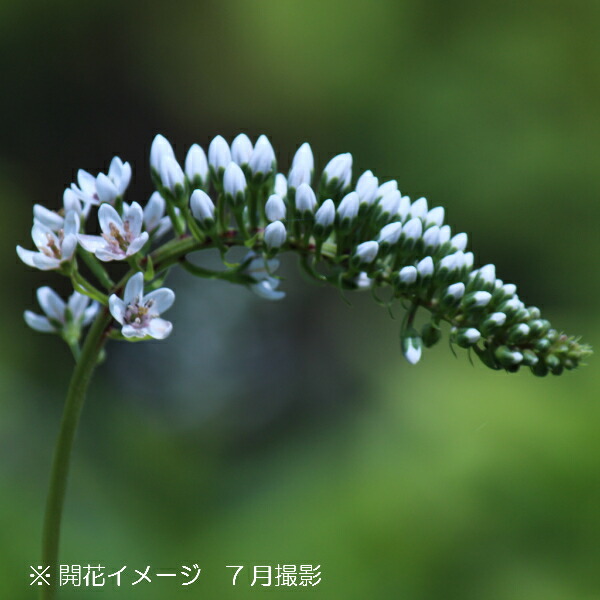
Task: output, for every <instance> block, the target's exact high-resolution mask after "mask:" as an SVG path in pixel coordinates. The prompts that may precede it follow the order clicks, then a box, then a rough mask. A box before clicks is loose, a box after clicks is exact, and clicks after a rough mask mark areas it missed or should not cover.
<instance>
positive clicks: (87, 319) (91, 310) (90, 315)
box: [81, 301, 100, 327]
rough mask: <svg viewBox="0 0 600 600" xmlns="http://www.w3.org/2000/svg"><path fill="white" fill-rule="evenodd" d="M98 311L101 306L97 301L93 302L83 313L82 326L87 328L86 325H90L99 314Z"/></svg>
mask: <svg viewBox="0 0 600 600" xmlns="http://www.w3.org/2000/svg"><path fill="white" fill-rule="evenodd" d="M98 310H100V304H98V302H96V301H94V302H92V303H91V304H90V305H89V306H88V307H87V308H86V309H85V311H84V312H83V320H82V321H81V326H82V327H85V326H86V325H89V324H90V323H91V322H92V321H93V320H94V318H95V317H96V315H97V314H98Z"/></svg>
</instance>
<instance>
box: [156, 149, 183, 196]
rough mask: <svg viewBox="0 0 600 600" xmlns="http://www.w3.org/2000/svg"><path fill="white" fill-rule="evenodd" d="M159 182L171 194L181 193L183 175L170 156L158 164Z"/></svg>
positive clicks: (177, 164)
mask: <svg viewBox="0 0 600 600" xmlns="http://www.w3.org/2000/svg"><path fill="white" fill-rule="evenodd" d="M159 175H160V181H161V183H162V185H163V186H164V187H165V188H166V189H168V190H169V191H170V192H172V193H173V194H177V193H178V192H181V191H183V186H184V184H185V175H184V174H183V171H182V170H181V167H180V166H179V163H178V162H177V161H176V160H175V158H174V157H172V156H165V157H164V158H163V160H162V162H161V163H160V169H159Z"/></svg>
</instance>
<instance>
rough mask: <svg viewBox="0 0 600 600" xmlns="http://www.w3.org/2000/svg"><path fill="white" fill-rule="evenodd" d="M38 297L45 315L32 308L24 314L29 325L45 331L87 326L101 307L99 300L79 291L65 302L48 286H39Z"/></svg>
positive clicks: (57, 331) (50, 331) (59, 330)
mask: <svg viewBox="0 0 600 600" xmlns="http://www.w3.org/2000/svg"><path fill="white" fill-rule="evenodd" d="M37 299H38V303H39V305H40V308H41V309H42V310H43V311H44V315H45V316H44V315H38V314H37V313H34V312H32V311H30V310H26V311H25V313H24V315H23V316H24V317H25V322H26V323H27V325H29V327H31V328H32V329H35V330H36V331H41V332H43V333H60V332H62V331H63V330H64V329H65V328H66V327H68V326H72V327H75V328H77V329H80V328H81V327H85V326H86V325H89V323H91V321H92V320H93V318H94V317H95V316H96V313H97V312H98V308H99V304H98V303H97V302H91V300H90V299H89V298H88V297H87V296H84V295H83V294H80V293H79V292H73V293H72V294H71V296H70V297H69V300H68V302H65V301H64V300H63V299H62V298H61V297H60V296H59V295H58V294H57V293H56V292H55V291H54V290H53V289H52V288H49V287H48V286H44V287H41V288H38V291H37ZM90 302H91V304H90Z"/></svg>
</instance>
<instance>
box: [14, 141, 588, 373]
mask: <svg viewBox="0 0 600 600" xmlns="http://www.w3.org/2000/svg"><path fill="white" fill-rule="evenodd" d="M150 167H151V174H152V178H153V181H154V183H155V186H156V189H157V191H156V192H155V193H154V194H153V195H152V196H151V198H150V200H149V201H148V202H147V203H146V205H145V207H144V208H143V207H142V206H141V205H140V204H138V203H137V202H133V203H131V204H127V203H126V202H125V201H124V194H125V192H126V190H127V187H128V184H129V181H130V179H131V168H130V166H129V164H128V163H123V162H122V161H121V160H120V159H118V158H115V159H113V161H112V163H111V165H110V169H109V171H108V174H107V175H105V174H103V173H101V174H99V175H98V176H97V177H94V176H92V175H91V174H89V173H86V172H84V171H80V172H79V174H78V184H79V185H75V184H73V185H72V186H71V187H70V188H68V189H67V190H66V191H65V194H64V197H63V208H62V209H61V210H59V211H56V212H54V211H51V210H48V209H46V208H44V207H41V206H36V207H35V208H34V228H33V231H32V236H33V241H34V243H35V245H36V246H37V249H38V251H37V252H35V251H30V250H25V249H23V248H20V247H18V248H17V251H18V253H19V256H20V257H21V258H22V260H23V261H24V262H26V263H27V264H28V265H30V266H32V267H36V268H39V269H45V270H50V269H55V270H57V271H58V272H60V273H62V274H65V275H67V276H69V277H71V279H72V281H73V284H74V286H75V289H76V291H77V292H79V293H81V294H84V295H87V296H89V297H91V298H93V299H94V300H97V301H98V302H99V303H102V304H105V305H106V306H107V308H108V310H110V311H111V314H112V316H113V317H114V319H115V320H116V322H117V324H118V325H119V326H120V327H121V331H120V334H119V335H120V336H122V337H124V338H126V339H130V340H139V339H147V338H151V337H153V338H157V339H162V338H164V337H166V336H167V335H168V334H169V333H170V331H171V324H170V323H169V322H168V321H165V320H164V319H162V318H161V317H160V313H161V312H163V311H164V310H166V309H167V308H169V307H170V306H171V304H172V302H173V300H174V294H173V293H172V292H171V290H168V289H167V288H160V289H157V288H158V286H159V285H160V284H161V282H162V281H163V280H164V277H165V275H166V273H167V271H168V269H169V268H170V267H171V266H173V265H174V264H181V265H182V266H183V267H184V268H186V270H188V271H189V272H191V273H193V274H195V275H197V276H200V277H207V278H221V279H226V280H228V281H231V282H233V283H239V284H243V285H246V286H248V287H249V288H250V289H252V290H253V291H254V292H255V293H257V294H258V295H260V296H261V297H263V298H266V299H269V300H279V299H281V298H283V297H284V296H285V293H284V292H283V291H281V290H280V289H278V287H279V281H280V280H279V279H278V278H277V277H276V276H275V275H274V273H275V271H276V269H277V267H278V264H279V261H278V260H277V258H276V257H277V255H278V254H279V253H281V252H286V251H292V252H295V253H297V254H298V255H299V256H300V257H301V265H302V267H303V268H304V269H305V270H306V272H307V273H308V274H309V275H310V276H311V277H313V278H314V279H316V280H317V281H321V282H328V283H330V284H332V285H335V286H337V287H339V288H340V289H342V290H371V291H372V292H373V294H374V295H375V297H377V295H376V294H377V290H378V289H379V288H383V287H385V288H387V289H389V290H390V291H391V299H390V303H391V302H392V301H394V300H396V299H400V300H402V301H403V302H404V303H405V304H406V305H408V310H407V312H406V316H405V318H404V320H403V323H402V326H401V332H400V338H401V347H402V351H403V354H404V356H405V357H406V359H407V360H408V361H409V362H410V363H412V364H414V363H416V362H418V361H419V360H420V358H421V354H422V349H423V347H429V346H432V345H433V344H435V343H437V342H438V341H439V340H440V338H441V324H442V323H443V322H447V323H449V325H450V340H451V342H452V343H455V344H456V345H458V346H460V347H463V348H468V349H472V350H473V352H475V353H476V354H477V356H479V358H480V359H481V361H482V362H483V363H484V364H485V365H487V366H488V367H491V368H493V369H505V370H507V371H510V372H514V371H517V370H519V368H520V367H522V366H526V367H530V368H531V370H532V371H533V373H535V374H536V375H545V374H546V373H548V372H551V373H553V374H560V373H561V372H562V371H563V369H572V368H574V367H576V366H577V365H578V364H580V362H581V361H582V359H583V358H585V356H586V355H588V354H589V353H590V349H589V347H588V346H586V345H583V344H580V343H579V341H578V339H576V338H573V337H569V336H566V335H564V334H562V333H559V332H558V331H557V330H556V329H553V328H552V327H551V325H550V323H549V322H548V321H547V320H545V319H543V318H542V317H541V314H540V310H539V309H538V308H536V307H532V306H529V307H527V306H525V304H524V303H523V302H522V301H521V300H520V299H519V297H518V295H517V290H516V286H515V285H513V284H510V283H504V282H503V281H502V280H501V279H498V278H497V277H496V270H495V268H494V266H493V265H485V266H483V267H480V268H474V256H473V253H472V252H470V251H468V248H467V246H468V239H467V235H466V234H465V233H456V234H453V233H452V231H451V229H450V226H449V225H447V224H445V223H444V218H445V211H444V209H443V208H442V207H441V206H437V207H432V208H430V207H429V204H428V202H427V200H426V199H425V198H418V199H417V200H414V201H411V199H410V198H409V197H408V196H406V195H403V194H402V193H401V192H400V190H399V189H398V184H397V182H396V181H385V182H380V181H379V179H378V178H377V177H376V176H375V175H374V174H373V173H372V172H371V171H366V172H364V173H362V174H361V175H360V176H359V177H358V178H357V179H356V180H355V179H354V177H353V161H352V156H351V155H350V154H348V153H346V154H340V155H338V156H335V157H334V158H332V159H331V160H330V161H329V162H328V163H327V165H326V166H325V168H324V170H323V171H322V173H321V175H320V176H319V177H317V176H316V175H315V160H314V156H313V152H312V150H311V147H310V146H309V145H308V144H307V143H304V144H302V145H301V146H300V147H299V149H298V150H297V152H296V153H295V155H294V156H293V158H292V161H291V165H290V168H289V171H288V172H287V175H286V174H285V173H281V172H278V169H277V160H276V155H275V152H274V150H273V147H272V146H271V143H270V142H269V140H268V139H267V137H266V136H264V135H262V136H260V137H259V138H258V139H257V140H256V143H255V144H253V143H252V141H251V140H250V139H249V138H248V137H247V136H246V135H245V134H240V135H238V136H237V137H236V138H235V139H234V140H233V142H232V143H231V145H229V144H228V143H227V141H226V140H225V139H224V138H223V137H221V136H217V137H215V138H214V139H213V140H212V142H211V143H210V145H209V146H208V153H205V152H204V150H203V149H202V147H201V146H200V145H198V144H194V145H192V146H191V148H189V150H188V152H187V155H186V156H185V160H184V162H183V167H182V165H181V164H180V163H179V161H178V159H177V157H176V155H175V151H174V149H173V147H172V146H171V144H170V143H169V142H168V140H167V139H166V138H164V137H163V136H161V135H157V136H156V138H155V139H154V142H153V143H152V148H151V152H150ZM96 207H98V210H97V215H98V222H99V226H100V229H101V232H102V233H101V235H90V234H86V233H84V231H85V226H86V224H87V222H89V220H90V214H91V208H96ZM169 231H171V233H172V235H171V239H168V240H167V241H166V242H160V243H161V244H162V245H160V244H159V243H158V240H162V239H163V237H164V236H165V234H166V233H167V232H169ZM232 246H245V247H246V248H249V249H250V251H249V253H248V254H247V256H246V258H245V259H244V260H243V261H242V262H240V263H239V264H236V265H231V264H229V263H227V262H225V261H224V268H223V270H221V271H209V270H207V269H204V268H201V267H198V266H196V265H195V264H194V263H192V262H190V261H189V260H188V259H187V256H188V255H189V254H192V253H194V252H197V251H200V250H203V249H206V248H218V249H219V250H220V251H221V252H222V254H223V255H224V253H225V252H226V251H227V250H228V249H229V248H231V247H232ZM78 257H81V258H82V259H83V260H85V262H86V264H87V266H88V267H89V270H90V271H91V272H92V274H93V275H94V276H95V277H96V278H97V280H98V281H99V283H100V284H101V285H103V286H104V287H105V288H106V292H107V293H109V294H110V297H108V295H107V294H104V293H103V292H99V291H98V290H97V288H95V287H94V286H93V285H92V284H91V283H89V282H88V281H87V280H86V279H85V278H84V277H83V276H82V275H81V273H80V271H79V270H78V266H77V259H78ZM110 261H115V262H118V261H127V262H128V263H129V264H130V266H131V271H130V272H129V274H128V275H127V276H126V277H125V279H124V282H123V281H122V282H119V283H117V284H113V282H112V280H111V278H110V277H109V275H108V273H107V271H106V268H105V265H104V264H103V263H107V262H110ZM145 286H146V287H147V289H148V290H149V293H147V294H144V287H145ZM419 309H424V310H425V312H426V313H427V314H428V315H429V318H428V319H427V321H426V323H425V324H424V325H423V326H422V327H420V328H417V327H416V325H415V322H416V318H415V317H416V314H417V311H418V310H419ZM114 337H117V335H116V334H115V336H114Z"/></svg>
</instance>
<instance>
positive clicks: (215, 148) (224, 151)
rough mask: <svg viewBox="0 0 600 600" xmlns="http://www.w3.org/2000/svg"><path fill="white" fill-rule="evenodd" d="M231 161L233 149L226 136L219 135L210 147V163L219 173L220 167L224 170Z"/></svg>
mask: <svg viewBox="0 0 600 600" xmlns="http://www.w3.org/2000/svg"><path fill="white" fill-rule="evenodd" d="M230 162H231V150H230V149H229V146H228V145H227V142H226V141H225V138H224V137H223V136H222V135H218V136H217V137H215V138H214V139H213V141H212V142H211V143H210V146H209V147H208V164H209V165H210V166H211V167H212V168H213V169H214V170H215V172H216V173H218V172H219V170H220V169H223V170H224V169H225V167H227V165H228V164H229V163H230Z"/></svg>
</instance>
